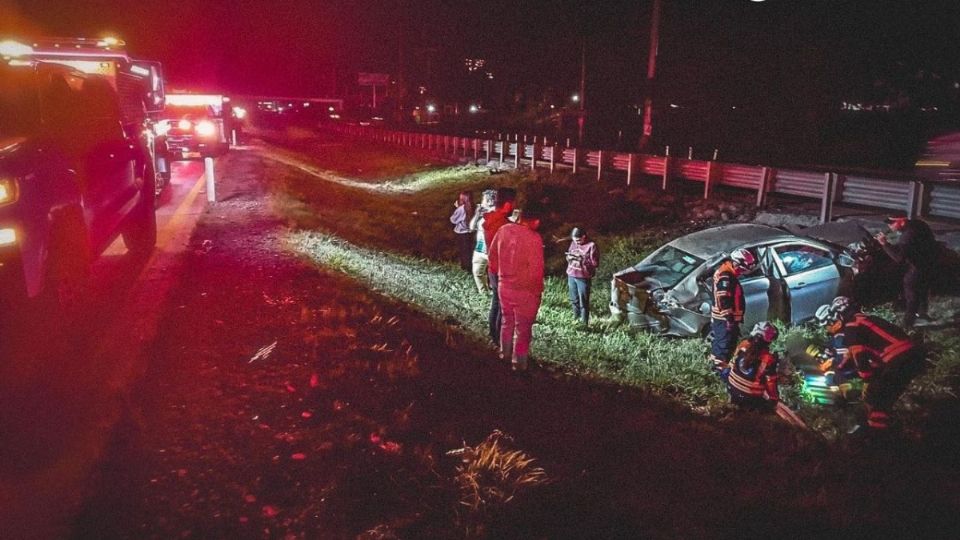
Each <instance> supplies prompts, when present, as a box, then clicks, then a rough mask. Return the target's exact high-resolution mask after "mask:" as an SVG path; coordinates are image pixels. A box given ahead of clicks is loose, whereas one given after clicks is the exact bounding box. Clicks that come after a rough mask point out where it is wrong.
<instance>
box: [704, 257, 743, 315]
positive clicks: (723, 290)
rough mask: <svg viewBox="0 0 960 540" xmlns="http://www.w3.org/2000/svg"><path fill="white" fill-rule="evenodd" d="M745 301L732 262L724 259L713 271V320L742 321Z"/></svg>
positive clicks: (711, 312)
mask: <svg viewBox="0 0 960 540" xmlns="http://www.w3.org/2000/svg"><path fill="white" fill-rule="evenodd" d="M745 304H746V302H745V301H744V298H743V287H741V286H740V280H739V279H737V274H736V272H735V271H734V269H733V262H731V261H725V262H724V263H723V264H721V265H720V266H719V267H718V268H717V270H716V271H715V272H714V273H713V307H712V308H711V309H710V316H711V317H712V318H713V320H717V321H727V322H735V323H742V322H743V312H744V306H745Z"/></svg>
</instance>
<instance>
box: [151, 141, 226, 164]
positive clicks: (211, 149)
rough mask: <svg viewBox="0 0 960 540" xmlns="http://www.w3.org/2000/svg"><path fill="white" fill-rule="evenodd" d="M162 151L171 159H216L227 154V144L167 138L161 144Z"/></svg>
mask: <svg viewBox="0 0 960 540" xmlns="http://www.w3.org/2000/svg"><path fill="white" fill-rule="evenodd" d="M163 146H164V150H165V151H166V154H167V155H168V156H171V157H172V158H173V159H201V158H205V157H217V156H221V155H223V154H225V153H226V152H227V148H228V147H227V143H225V142H220V141H201V140H197V139H193V138H190V137H179V138H168V139H167V140H165V141H164V143H163Z"/></svg>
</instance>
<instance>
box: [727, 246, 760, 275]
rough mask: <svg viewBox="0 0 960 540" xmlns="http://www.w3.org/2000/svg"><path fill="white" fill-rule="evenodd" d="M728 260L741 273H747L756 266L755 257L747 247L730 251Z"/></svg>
mask: <svg viewBox="0 0 960 540" xmlns="http://www.w3.org/2000/svg"><path fill="white" fill-rule="evenodd" d="M730 260H731V261H733V266H734V267H735V268H736V269H737V271H738V272H739V273H741V274H749V273H750V272H753V271H754V270H756V268H757V257H756V256H755V255H754V254H753V253H751V252H750V250H748V249H743V248H739V249H735V250H733V252H732V253H730Z"/></svg>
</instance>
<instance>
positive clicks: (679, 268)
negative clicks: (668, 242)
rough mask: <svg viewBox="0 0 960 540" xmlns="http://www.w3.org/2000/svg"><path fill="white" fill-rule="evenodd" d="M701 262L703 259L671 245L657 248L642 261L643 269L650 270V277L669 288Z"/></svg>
mask: <svg viewBox="0 0 960 540" xmlns="http://www.w3.org/2000/svg"><path fill="white" fill-rule="evenodd" d="M701 264H703V259H700V258H698V257H694V256H693V255H691V254H689V253H687V252H685V251H681V250H679V249H677V248H675V247H673V246H663V247H662V248H660V249H659V250H657V251H656V252H655V253H654V254H653V255H652V256H651V257H650V259H649V260H647V261H644V263H643V269H644V271H647V272H650V276H649V277H650V279H654V280H656V281H658V282H659V283H660V285H661V286H662V287H664V288H670V287H673V286H674V285H676V284H677V283H679V282H680V280H682V279H683V278H685V277H687V276H688V275H690V272H693V271H694V270H696V269H697V267H699V266H700V265H701Z"/></svg>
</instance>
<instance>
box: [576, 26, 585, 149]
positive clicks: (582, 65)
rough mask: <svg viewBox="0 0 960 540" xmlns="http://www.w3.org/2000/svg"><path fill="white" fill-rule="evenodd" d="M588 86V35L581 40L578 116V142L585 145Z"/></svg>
mask: <svg viewBox="0 0 960 540" xmlns="http://www.w3.org/2000/svg"><path fill="white" fill-rule="evenodd" d="M586 88H587V37H586V36H584V37H583V40H582V41H581V42H580V94H579V98H580V99H579V103H580V115H579V116H578V117H577V143H578V144H579V145H580V146H582V145H583V124H584V120H585V118H584V115H585V114H586V109H585V108H584V103H585V102H586V99H587V97H586V93H585V91H586Z"/></svg>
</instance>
